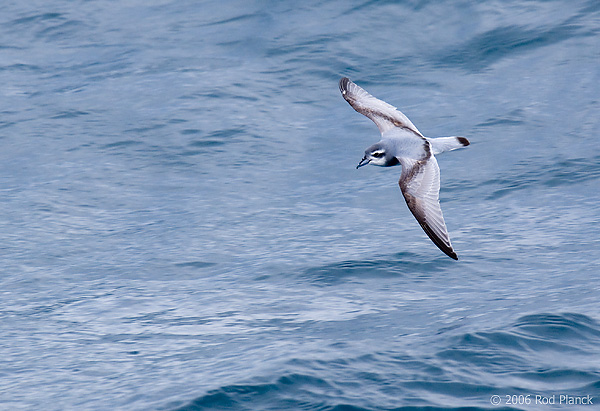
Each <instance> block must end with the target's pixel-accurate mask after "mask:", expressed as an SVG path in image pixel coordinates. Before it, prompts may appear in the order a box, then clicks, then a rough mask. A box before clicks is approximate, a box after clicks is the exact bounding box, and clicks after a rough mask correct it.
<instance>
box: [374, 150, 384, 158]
mask: <svg viewBox="0 0 600 411" xmlns="http://www.w3.org/2000/svg"><path fill="white" fill-rule="evenodd" d="M383 154H384V153H383V152H381V151H378V152H376V153H373V154H372V156H373V157H376V158H379V157H383Z"/></svg>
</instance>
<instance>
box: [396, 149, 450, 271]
mask: <svg viewBox="0 0 600 411" xmlns="http://www.w3.org/2000/svg"><path fill="white" fill-rule="evenodd" d="M400 163H401V164H402V175H401V176H400V181H399V185H400V189H401V190H402V194H403V195H404V199H405V200H406V204H407V205H408V208H409V209H410V211H411V212H412V213H413V215H414V216H415V218H416V219H417V221H418V222H419V224H420V225H421V228H423V231H425V233H426V234H427V235H428V236H429V238H430V239H431V241H433V243H434V244H435V245H436V246H437V247H438V248H439V249H440V250H442V251H443V252H444V253H445V254H446V255H448V256H449V257H451V258H453V259H455V260H458V256H457V255H456V253H455V252H454V249H453V248H452V244H451V243H450V236H449V235H448V229H447V228H446V223H445V222H444V216H443V214H442V208H441V207H440V200H439V192H440V168H439V166H438V164H437V160H436V159H435V157H434V156H433V155H429V156H428V157H427V158H424V159H422V160H411V159H406V158H404V159H402V158H401V159H400Z"/></svg>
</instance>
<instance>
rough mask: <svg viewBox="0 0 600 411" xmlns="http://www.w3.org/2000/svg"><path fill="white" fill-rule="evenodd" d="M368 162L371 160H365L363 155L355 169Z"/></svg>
mask: <svg viewBox="0 0 600 411" xmlns="http://www.w3.org/2000/svg"><path fill="white" fill-rule="evenodd" d="M370 162H371V160H367V157H363V159H362V160H360V163H358V165H357V166H356V169H357V170H358V169H359V168H360V167H362V166H366V165H367V164H369V163H370Z"/></svg>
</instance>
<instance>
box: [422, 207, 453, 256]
mask: <svg viewBox="0 0 600 411" xmlns="http://www.w3.org/2000/svg"><path fill="white" fill-rule="evenodd" d="M411 211H412V210H411ZM417 221H418V220H417ZM419 225H420V226H421V228H422V229H423V231H425V234H427V236H428V237H429V238H430V239H431V241H433V243H434V244H435V245H436V246H437V248H439V249H440V250H441V251H442V252H443V253H444V254H446V255H447V256H448V257H450V258H452V259H453V260H458V255H456V253H455V252H454V250H453V249H452V247H451V246H450V247H448V246H447V245H446V244H444V242H443V241H442V239H441V238H439V237H438V236H437V235H436V234H435V233H434V232H433V230H432V229H431V227H429V225H428V224H426V223H424V222H423V223H422V222H420V221H419Z"/></svg>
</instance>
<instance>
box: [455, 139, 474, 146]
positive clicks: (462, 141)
mask: <svg viewBox="0 0 600 411" xmlns="http://www.w3.org/2000/svg"><path fill="white" fill-rule="evenodd" d="M456 139H457V140H458V142H459V143H460V144H462V145H463V147H466V146H468V145H469V144H471V143H470V142H469V140H467V139H466V138H464V137H456Z"/></svg>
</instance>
